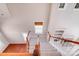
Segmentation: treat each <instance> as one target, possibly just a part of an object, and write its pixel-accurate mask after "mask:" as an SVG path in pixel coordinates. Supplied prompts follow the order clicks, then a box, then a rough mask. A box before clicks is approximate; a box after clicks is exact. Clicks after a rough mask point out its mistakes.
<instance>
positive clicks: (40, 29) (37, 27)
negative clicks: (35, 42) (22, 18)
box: [34, 22, 43, 34]
mask: <svg viewBox="0 0 79 59" xmlns="http://www.w3.org/2000/svg"><path fill="white" fill-rule="evenodd" d="M34 27H35V33H36V34H42V33H43V22H34Z"/></svg>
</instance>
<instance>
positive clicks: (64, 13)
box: [48, 4, 79, 38]
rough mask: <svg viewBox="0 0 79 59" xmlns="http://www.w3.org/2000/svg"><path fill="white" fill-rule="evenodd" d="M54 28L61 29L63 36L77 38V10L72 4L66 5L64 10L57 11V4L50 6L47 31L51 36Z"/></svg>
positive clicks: (78, 29)
mask: <svg viewBox="0 0 79 59" xmlns="http://www.w3.org/2000/svg"><path fill="white" fill-rule="evenodd" d="M56 28H63V29H64V30H65V35H72V36H73V37H74V38H77V37H79V9H78V10H75V9H74V4H67V5H66V7H65V9H59V8H58V4H52V6H51V15H50V21H49V27H48V30H49V32H50V33H51V34H53V32H54V31H55V30H56Z"/></svg>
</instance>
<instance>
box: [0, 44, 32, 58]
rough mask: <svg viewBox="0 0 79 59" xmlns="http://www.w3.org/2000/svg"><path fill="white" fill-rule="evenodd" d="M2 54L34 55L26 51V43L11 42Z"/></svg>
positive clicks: (0, 54)
mask: <svg viewBox="0 0 79 59" xmlns="http://www.w3.org/2000/svg"><path fill="white" fill-rule="evenodd" d="M0 56H32V54H31V53H28V52H27V51H26V45H25V44H10V45H9V46H8V47H7V48H6V49H5V50H4V52H3V53H0Z"/></svg>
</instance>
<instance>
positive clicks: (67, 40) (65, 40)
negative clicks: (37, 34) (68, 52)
mask: <svg viewBox="0 0 79 59" xmlns="http://www.w3.org/2000/svg"><path fill="white" fill-rule="evenodd" d="M48 35H49V41H50V38H51V37H52V38H58V39H60V40H63V41H64V42H71V43H74V44H79V42H77V41H73V40H69V39H66V38H64V37H62V38H61V37H54V36H53V35H51V34H50V33H49V32H48Z"/></svg>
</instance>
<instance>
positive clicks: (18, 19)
mask: <svg viewBox="0 0 79 59" xmlns="http://www.w3.org/2000/svg"><path fill="white" fill-rule="evenodd" d="M7 7H8V9H9V11H10V14H11V18H10V19H7V20H6V21H4V22H3V24H2V27H1V30H2V31H3V33H4V34H5V35H6V37H7V38H8V40H9V41H10V43H24V42H25V41H24V38H23V37H22V33H23V32H26V33H27V31H29V30H32V31H34V26H33V22H34V21H44V22H45V23H44V30H45V31H46V30H47V25H48V15H49V9H50V4H42V3H37V4H33V3H32V4H7Z"/></svg>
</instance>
